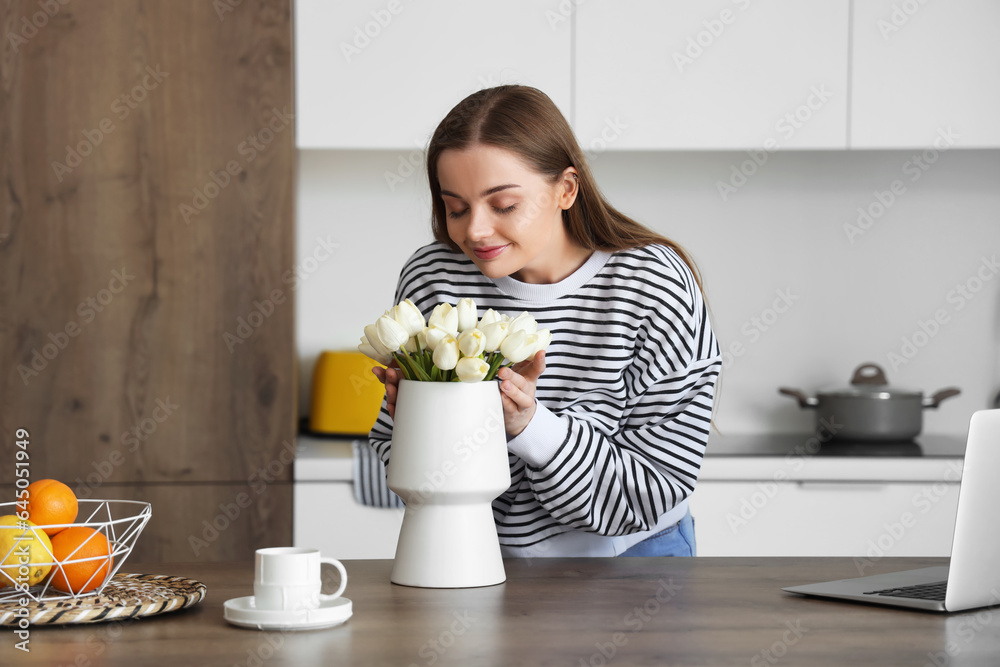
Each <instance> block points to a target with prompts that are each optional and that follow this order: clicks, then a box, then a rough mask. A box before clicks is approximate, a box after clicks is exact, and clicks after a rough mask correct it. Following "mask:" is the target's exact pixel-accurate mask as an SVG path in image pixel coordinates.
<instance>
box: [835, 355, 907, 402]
mask: <svg viewBox="0 0 1000 667" xmlns="http://www.w3.org/2000/svg"><path fill="white" fill-rule="evenodd" d="M816 395H817V396H834V397H841V398H843V397H852V398H853V397H864V398H879V399H894V398H918V399H919V398H923V395H924V394H923V392H922V391H919V390H914V389H903V388H900V387H893V386H891V385H890V384H889V381H888V380H887V379H886V377H885V371H884V370H882V367H881V366H879V365H878V364H873V363H866V364H861V365H860V366H858V367H857V368H856V369H854V375H853V376H852V377H851V384H850V385H849V386H847V387H836V388H833V389H827V390H823V391H817V392H816Z"/></svg>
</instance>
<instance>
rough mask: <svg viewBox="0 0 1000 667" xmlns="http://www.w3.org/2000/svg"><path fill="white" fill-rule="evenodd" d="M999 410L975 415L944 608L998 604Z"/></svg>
mask: <svg viewBox="0 0 1000 667" xmlns="http://www.w3.org/2000/svg"><path fill="white" fill-rule="evenodd" d="M998 476H1000V410H980V411H978V412H976V413H974V414H973V415H972V420H971V422H970V424H969V439H968V441H967V443H966V446H965V464H964V465H963V467H962V484H961V487H960V488H959V492H958V516H957V519H956V521H955V537H954V539H953V541H952V546H951V563H950V568H949V571H948V592H947V594H946V596H945V602H944V605H945V608H946V609H948V610H959V609H969V608H973V607H979V606H985V605H990V604H997V603H998V602H1000V521H998V520H997V512H998V510H1000V479H998Z"/></svg>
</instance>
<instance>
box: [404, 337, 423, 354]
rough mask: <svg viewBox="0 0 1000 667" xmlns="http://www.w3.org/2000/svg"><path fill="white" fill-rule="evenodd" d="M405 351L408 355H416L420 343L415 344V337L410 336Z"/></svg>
mask: <svg viewBox="0 0 1000 667" xmlns="http://www.w3.org/2000/svg"><path fill="white" fill-rule="evenodd" d="M406 351H407V352H409V353H410V354H416V353H417V352H420V343H418V342H417V337H416V336H410V337H409V339H407V341H406Z"/></svg>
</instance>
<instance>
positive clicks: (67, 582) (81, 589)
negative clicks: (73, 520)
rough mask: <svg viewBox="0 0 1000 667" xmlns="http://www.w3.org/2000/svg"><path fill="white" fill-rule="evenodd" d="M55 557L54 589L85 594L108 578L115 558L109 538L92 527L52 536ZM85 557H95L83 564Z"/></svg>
mask: <svg viewBox="0 0 1000 667" xmlns="http://www.w3.org/2000/svg"><path fill="white" fill-rule="evenodd" d="M52 555H53V556H55V557H56V562H57V563H60V564H61V565H62V567H61V568H60V566H59V565H56V566H54V567H53V568H52V579H51V583H52V587H53V588H55V589H56V590H60V591H62V592H64V593H74V594H75V593H86V592H87V591H92V590H94V589H95V588H97V587H98V586H100V585H101V583H103V582H104V578H105V577H106V576H108V572H109V571H110V570H111V566H112V564H113V563H114V559H112V558H111V545H110V544H108V538H106V537H104V535H103V534H101V533H99V532H97V531H96V530H94V529H93V528H87V527H86V526H71V527H70V528H67V529H65V530H61V531H59V532H58V533H56V534H55V535H54V536H53V537H52ZM83 558H94V560H87V561H84V562H82V563H77V562H67V561H78V560H81V559H83Z"/></svg>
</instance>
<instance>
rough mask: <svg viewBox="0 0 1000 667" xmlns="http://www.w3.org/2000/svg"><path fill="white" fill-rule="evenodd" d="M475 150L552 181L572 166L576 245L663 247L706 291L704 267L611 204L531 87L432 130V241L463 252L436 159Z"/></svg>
mask: <svg viewBox="0 0 1000 667" xmlns="http://www.w3.org/2000/svg"><path fill="white" fill-rule="evenodd" d="M475 144H486V145H490V146H496V147H498V148H503V149H506V150H508V151H511V152H513V153H515V154H516V155H518V156H519V157H521V159H523V160H524V161H525V162H526V163H527V164H528V165H530V166H531V167H532V168H534V170H535V171H536V172H538V173H539V174H542V175H543V176H547V177H548V178H549V179H550V180H551V182H553V183H555V182H556V180H558V179H559V178H560V177H561V176H562V175H563V172H564V171H565V170H566V168H567V167H575V168H576V171H577V178H578V182H579V190H578V193H577V197H576V201H575V202H574V203H573V206H571V207H570V208H569V209H567V210H564V211H563V212H562V216H563V224H564V225H565V226H566V233H567V234H568V235H569V237H570V238H571V239H572V240H573V241H574V242H575V243H577V244H578V245H580V246H583V247H584V248H587V249H589V250H598V249H600V250H607V251H615V250H626V249H629V248H638V247H641V246H645V245H650V244H654V243H658V244H662V245H664V246H667V247H668V248H671V249H672V250H674V251H675V252H676V253H677V254H678V255H680V257H681V259H683V260H684V263H685V264H687V265H688V268H690V269H691V272H692V273H693V274H694V278H695V281H697V283H698V287H699V288H701V287H702V283H701V275H700V273H699V271H698V268H697V266H695V263H694V260H692V259H691V256H690V255H689V254H688V253H687V251H686V250H684V248H682V247H681V246H680V245H678V244H677V243H675V242H674V241H671V240H670V239H668V238H666V237H665V236H663V235H661V234H658V233H656V232H654V231H653V230H651V229H649V228H647V227H645V226H643V225H641V224H639V223H638V222H636V221H635V220H633V219H632V218H630V217H628V216H627V215H625V214H624V213H622V212H621V211H618V210H617V209H616V208H615V207H613V206H612V205H611V204H610V203H608V201H607V200H606V199H605V198H604V196H603V195H602V194H601V192H600V189H599V188H598V187H597V182H596V181H595V180H594V177H593V175H592V174H591V172H590V167H589V166H588V165H587V160H586V158H585V157H584V154H583V150H581V148H580V145H579V144H578V143H577V141H576V137H575V136H574V135H573V130H572V129H571V128H570V126H569V123H567V122H566V119H565V118H564V117H563V115H562V113H560V111H559V109H558V108H557V107H556V105H555V104H554V103H553V102H552V100H551V99H549V97H548V95H546V94H545V93H543V92H542V91H540V90H538V89H537V88H531V87H530V86H517V85H506V86H497V87H495V88H484V89H483V90H480V91H477V92H475V93H473V94H471V95H469V96H468V97H466V98H465V99H464V100H462V101H461V102H459V103H458V104H457V105H456V106H455V108H453V109H452V110H451V111H449V112H448V115H447V116H445V117H444V119H443V120H442V121H441V123H440V124H438V126H437V129H436V130H434V135H433V136H432V137H431V142H430V146H429V147H428V149H427V178H428V180H429V181H430V186H431V202H432V206H433V218H432V221H431V227H432V230H433V232H434V238H435V239H437V240H438V241H440V242H441V243H444V244H446V245H448V246H449V247H451V248H452V249H453V250H455V251H459V252H460V251H461V249H460V248H459V247H458V245H457V244H456V243H455V242H454V241H452V240H451V237H450V236H448V222H447V218H446V211H445V206H444V202H443V200H442V199H441V183H440V181H439V180H438V177H437V163H438V158H440V156H441V153H442V152H444V151H446V150H449V149H454V150H464V149H465V148H468V147H470V146H473V145H475ZM702 291H704V290H702Z"/></svg>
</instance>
